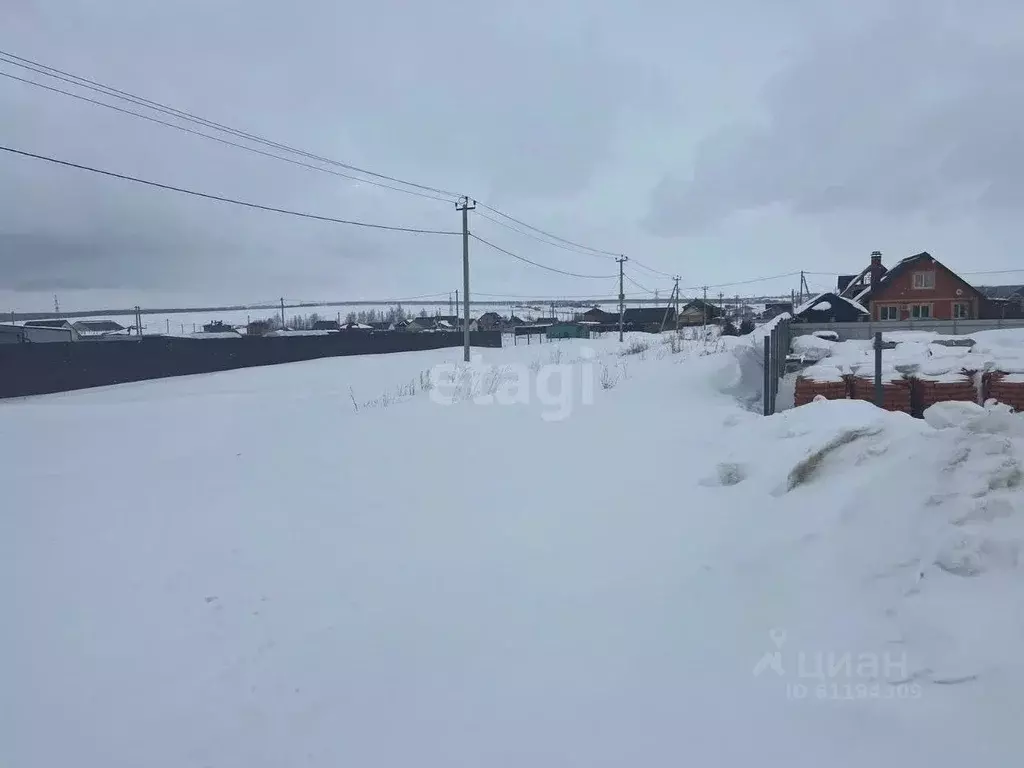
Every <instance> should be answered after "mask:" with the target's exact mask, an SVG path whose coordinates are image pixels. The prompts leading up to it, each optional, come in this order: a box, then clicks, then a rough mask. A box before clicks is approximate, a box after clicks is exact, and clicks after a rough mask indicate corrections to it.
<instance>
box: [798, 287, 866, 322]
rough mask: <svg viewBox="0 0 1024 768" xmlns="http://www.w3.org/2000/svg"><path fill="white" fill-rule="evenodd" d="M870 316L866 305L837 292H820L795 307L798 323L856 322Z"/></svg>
mask: <svg viewBox="0 0 1024 768" xmlns="http://www.w3.org/2000/svg"><path fill="white" fill-rule="evenodd" d="M868 317H870V315H869V313H868V310H867V309H866V308H865V307H864V306H862V305H861V304H859V303H857V302H856V301H854V300H853V299H847V298H844V297H842V296H839V295H837V294H835V293H820V294H818V295H817V296H815V297H814V298H813V299H811V300H810V301H806V302H804V303H803V304H801V305H800V306H799V307H796V308H794V309H793V320H794V322H797V323H856V322H858V321H860V320H867V319H868Z"/></svg>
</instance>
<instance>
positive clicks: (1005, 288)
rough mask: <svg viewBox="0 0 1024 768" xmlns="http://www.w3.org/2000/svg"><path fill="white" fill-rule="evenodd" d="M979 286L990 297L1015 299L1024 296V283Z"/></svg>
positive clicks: (979, 289)
mask: <svg viewBox="0 0 1024 768" xmlns="http://www.w3.org/2000/svg"><path fill="white" fill-rule="evenodd" d="M977 288H978V291H980V292H981V293H982V294H983V295H984V296H986V297H988V298H990V299H1015V298H1018V297H1020V296H1024V285H979V286H977Z"/></svg>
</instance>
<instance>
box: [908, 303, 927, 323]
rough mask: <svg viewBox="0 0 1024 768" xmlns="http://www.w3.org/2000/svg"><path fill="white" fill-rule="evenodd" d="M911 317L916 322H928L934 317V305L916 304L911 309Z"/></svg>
mask: <svg viewBox="0 0 1024 768" xmlns="http://www.w3.org/2000/svg"><path fill="white" fill-rule="evenodd" d="M910 316H911V317H912V318H914V319H915V320H927V319H928V318H929V317H931V316H932V305H931V304H914V305H912V306H911V307H910Z"/></svg>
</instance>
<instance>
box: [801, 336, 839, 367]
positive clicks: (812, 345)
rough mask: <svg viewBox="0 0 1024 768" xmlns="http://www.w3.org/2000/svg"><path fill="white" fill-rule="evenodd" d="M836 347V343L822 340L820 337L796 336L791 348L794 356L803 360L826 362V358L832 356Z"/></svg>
mask: <svg viewBox="0 0 1024 768" xmlns="http://www.w3.org/2000/svg"><path fill="white" fill-rule="evenodd" d="M835 345H836V342H834V341H830V340H828V339H822V338H819V337H818V336H812V335H807V336H796V337H795V338H794V339H793V342H792V344H791V348H792V350H793V354H794V355H797V356H798V357H799V358H800V359H801V360H812V361H817V360H824V359H825V358H826V357H828V356H829V355H831V354H832V348H833V347H834V346H835Z"/></svg>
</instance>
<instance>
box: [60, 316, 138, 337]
mask: <svg viewBox="0 0 1024 768" xmlns="http://www.w3.org/2000/svg"><path fill="white" fill-rule="evenodd" d="M72 327H73V328H74V329H75V330H76V331H78V335H79V337H80V338H83V339H85V338H90V337H96V336H110V335H112V334H124V333H126V332H127V331H128V329H127V328H125V327H124V326H123V325H121V324H120V323H116V322H114V321H113V320H78V321H77V322H75V323H73V324H72Z"/></svg>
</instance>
